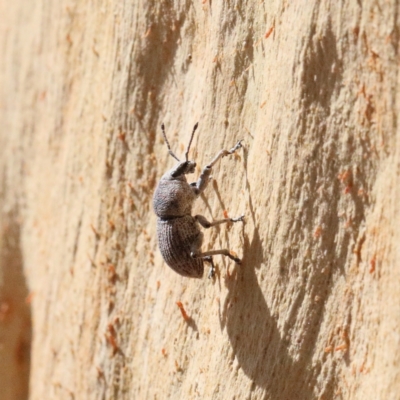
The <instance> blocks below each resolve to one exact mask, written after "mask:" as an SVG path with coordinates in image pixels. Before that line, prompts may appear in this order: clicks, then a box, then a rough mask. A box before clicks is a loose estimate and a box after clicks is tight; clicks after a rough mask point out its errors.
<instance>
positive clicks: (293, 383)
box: [220, 152, 315, 399]
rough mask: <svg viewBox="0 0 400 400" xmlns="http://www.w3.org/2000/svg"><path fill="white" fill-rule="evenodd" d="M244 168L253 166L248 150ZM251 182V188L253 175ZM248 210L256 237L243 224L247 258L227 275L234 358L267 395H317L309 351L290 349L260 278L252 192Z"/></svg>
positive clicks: (224, 323) (224, 313)
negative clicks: (295, 355)
mask: <svg viewBox="0 0 400 400" xmlns="http://www.w3.org/2000/svg"><path fill="white" fill-rule="evenodd" d="M244 167H245V171H247V168H246V167H247V152H245V154H244ZM246 186H247V188H246V189H247V191H248V193H251V188H250V185H249V181H248V179H246ZM247 214H248V218H251V219H252V220H253V222H254V226H255V228H254V231H253V233H252V234H251V236H250V235H249V234H246V233H245V230H244V228H243V232H244V247H243V256H244V257H243V263H242V265H238V266H235V268H234V269H233V271H232V273H231V274H230V276H229V277H228V278H227V279H226V282H225V284H226V287H227V289H228V294H227V297H226V299H225V301H224V303H223V305H222V309H221V310H220V324H221V329H224V328H226V331H227V334H228V337H229V341H230V343H231V346H232V350H233V357H234V358H236V359H237V362H238V366H239V368H241V369H242V371H243V372H244V373H245V374H246V375H247V376H248V378H249V379H251V381H252V382H253V384H252V388H251V389H252V390H254V389H256V388H257V387H261V388H263V389H264V390H265V398H266V399H270V398H276V399H278V398H279V399H289V398H293V394H294V393H296V398H299V399H310V398H313V387H314V386H315V382H310V379H308V380H307V381H306V379H305V378H307V375H306V374H307V372H306V371H305V369H306V366H307V365H308V363H309V358H308V357H309V355H307V356H305V358H300V359H298V360H295V359H293V357H292V356H291V354H289V345H290V343H289V340H286V339H285V338H283V337H282V334H281V331H280V330H279V329H278V324H277V322H278V318H277V317H275V316H273V315H272V314H271V311H270V309H269V307H268V305H267V302H266V301H265V297H264V294H263V292H262V290H261V288H260V286H259V284H258V281H257V276H256V269H257V270H259V269H260V268H262V267H263V266H265V265H266V262H265V260H264V256H263V244H262V240H261V237H260V230H259V226H258V224H257V220H256V216H255V213H254V208H253V202H252V199H251V197H250V198H249V209H248V213H247ZM311 379H312V378H311Z"/></svg>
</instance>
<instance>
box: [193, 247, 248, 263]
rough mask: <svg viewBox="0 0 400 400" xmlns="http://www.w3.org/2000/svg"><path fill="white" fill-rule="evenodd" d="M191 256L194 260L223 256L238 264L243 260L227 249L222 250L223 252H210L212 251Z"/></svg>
mask: <svg viewBox="0 0 400 400" xmlns="http://www.w3.org/2000/svg"><path fill="white" fill-rule="evenodd" d="M190 255H191V256H192V257H193V258H205V257H208V256H216V255H221V256H226V257H229V258H230V259H231V260H233V261H235V263H236V264H241V263H242V260H241V259H240V258H238V257H236V256H234V255H233V254H231V253H230V252H229V250H227V249H221V250H210V251H205V252H204V253H195V252H193V251H192V252H191V253H190Z"/></svg>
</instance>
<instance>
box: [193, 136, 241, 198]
mask: <svg viewBox="0 0 400 400" xmlns="http://www.w3.org/2000/svg"><path fill="white" fill-rule="evenodd" d="M242 142H243V140H239V141H238V142H237V143H236V145H235V146H234V147H232V148H231V149H230V150H221V151H220V152H219V153H218V154H217V155H216V156H215V157H214V159H213V160H212V161H211V162H210V163H209V164H208V165H206V166H205V167H204V168H203V171H201V174H200V176H199V179H198V180H197V182H193V183H191V184H190V186H192V187H193V190H194V191H195V193H196V195H197V196H199V195H200V194H201V193H202V192H203V191H204V189H205V188H206V187H207V185H208V183H209V182H210V179H211V176H210V175H211V170H212V167H213V166H214V165H215V164H216V163H217V161H218V160H219V159H220V158H222V157H225V156H227V155H229V154H233V153H234V152H235V151H236V150H238V149H240V148H241V147H242Z"/></svg>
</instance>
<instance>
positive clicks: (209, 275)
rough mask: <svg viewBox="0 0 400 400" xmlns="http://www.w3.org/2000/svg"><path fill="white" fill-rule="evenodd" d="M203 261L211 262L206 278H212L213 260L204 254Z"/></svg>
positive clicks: (213, 271)
mask: <svg viewBox="0 0 400 400" xmlns="http://www.w3.org/2000/svg"><path fill="white" fill-rule="evenodd" d="M203 260H204V261H207V262H209V263H210V264H211V266H210V272H209V273H208V276H207V278H208V279H212V278H214V276H215V265H214V261H213V258H212V257H211V256H206V257H204V258H203Z"/></svg>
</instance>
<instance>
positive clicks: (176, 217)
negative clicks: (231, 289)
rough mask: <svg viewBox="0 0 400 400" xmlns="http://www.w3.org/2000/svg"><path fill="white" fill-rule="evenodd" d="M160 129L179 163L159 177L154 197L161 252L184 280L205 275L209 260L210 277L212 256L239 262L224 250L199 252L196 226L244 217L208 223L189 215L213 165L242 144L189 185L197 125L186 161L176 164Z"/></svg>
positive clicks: (199, 216) (237, 146) (212, 271)
mask: <svg viewBox="0 0 400 400" xmlns="http://www.w3.org/2000/svg"><path fill="white" fill-rule="evenodd" d="M161 127H162V131H163V134H164V138H165V140H166V143H167V146H168V149H169V153H170V154H171V155H172V156H173V157H174V158H175V159H176V160H177V161H178V164H177V165H175V167H173V168H172V169H171V170H169V171H168V172H167V173H166V174H164V175H163V176H162V178H161V180H160V182H159V184H158V186H157V188H156V191H155V193H154V196H153V207H154V212H155V213H156V215H157V217H158V219H157V236H158V243H159V248H160V252H161V255H162V256H163V258H164V260H165V262H166V263H167V264H168V266H169V267H171V268H172V269H173V270H174V271H175V272H177V273H178V274H180V275H182V276H185V277H191V278H201V277H202V276H203V273H204V261H208V262H210V263H211V270H210V275H209V276H210V277H211V276H213V275H214V264H213V260H212V256H213V255H217V254H222V255H225V256H228V257H230V258H231V259H232V260H234V261H235V262H237V263H240V259H239V258H237V257H235V256H233V255H232V254H230V252H229V251H228V250H226V249H223V250H211V251H208V252H204V253H202V252H201V245H202V242H203V233H202V232H201V230H200V228H199V224H200V225H202V226H203V227H204V228H209V227H211V226H215V225H218V224H221V223H227V222H237V221H243V216H241V217H239V218H224V219H222V220H219V221H213V222H208V221H207V220H206V218H205V217H203V216H201V215H196V216H192V206H193V203H194V201H195V200H196V199H197V198H198V197H199V196H200V194H201V193H202V192H203V191H204V189H205V188H206V187H207V185H208V182H209V180H210V175H211V171H212V167H213V165H214V164H215V163H216V162H217V161H218V160H219V159H220V158H221V157H224V156H226V155H228V154H233V153H234V152H235V151H236V150H237V149H238V148H240V147H241V142H240V141H239V142H238V143H237V144H236V146H235V147H234V148H232V149H231V150H229V151H227V150H221V151H220V152H219V153H218V155H217V156H216V157H215V158H214V159H213V161H212V162H211V163H210V164H208V165H207V166H206V167H204V169H203V171H202V173H201V174H200V177H199V179H198V180H197V181H196V182H193V183H191V184H189V183H188V181H187V179H186V175H187V174H190V173H193V172H194V170H195V167H196V163H195V162H194V161H189V160H188V152H189V148H190V144H191V142H192V139H193V135H194V132H195V131H196V128H197V124H196V125H195V127H194V129H193V133H192V136H191V139H190V142H189V145H188V148H187V150H186V154H185V155H186V160H185V161H179V159H178V158H177V157H176V156H175V154H174V153H172V151H171V149H170V146H169V143H168V140H167V138H166V135H165V131H164V125H162V126H161Z"/></svg>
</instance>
